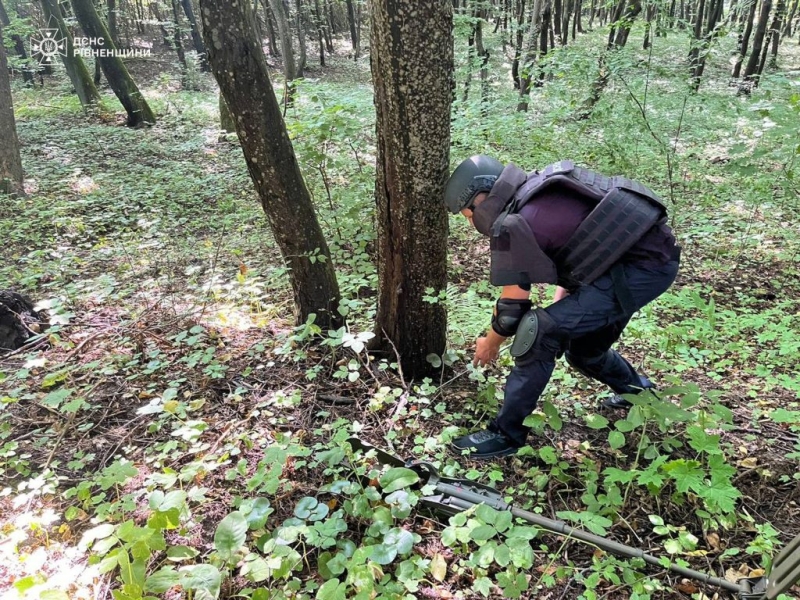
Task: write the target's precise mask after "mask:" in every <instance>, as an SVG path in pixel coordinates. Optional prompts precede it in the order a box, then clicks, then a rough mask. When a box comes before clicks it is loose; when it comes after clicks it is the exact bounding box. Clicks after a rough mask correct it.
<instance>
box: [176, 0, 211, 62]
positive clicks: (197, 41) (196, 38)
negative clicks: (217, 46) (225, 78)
mask: <svg viewBox="0 0 800 600" xmlns="http://www.w3.org/2000/svg"><path fill="white" fill-rule="evenodd" d="M181 5H182V6H183V12H184V14H185V15H186V19H187V20H188V21H189V25H190V26H191V28H192V45H193V46H194V51H195V52H197V57H198V59H199V60H200V70H201V71H204V72H208V71H209V66H208V56H206V45H205V44H204V43H203V36H202V34H201V33H200V27H199V26H198V24H197V17H195V15H194V7H193V6H192V0H181Z"/></svg>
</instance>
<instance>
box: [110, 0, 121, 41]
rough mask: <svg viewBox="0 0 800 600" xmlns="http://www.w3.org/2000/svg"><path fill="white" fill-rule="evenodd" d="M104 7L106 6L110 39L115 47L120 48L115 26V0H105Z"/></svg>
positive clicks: (117, 31)
mask: <svg viewBox="0 0 800 600" xmlns="http://www.w3.org/2000/svg"><path fill="white" fill-rule="evenodd" d="M106 7H107V8H108V33H110V34H111V41H112V42H114V45H115V46H116V47H117V48H122V43H121V42H120V39H119V28H118V27H117V0H106Z"/></svg>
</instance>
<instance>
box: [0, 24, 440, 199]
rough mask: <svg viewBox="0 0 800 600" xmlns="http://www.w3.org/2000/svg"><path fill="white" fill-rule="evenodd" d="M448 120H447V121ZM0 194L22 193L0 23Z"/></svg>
mask: <svg viewBox="0 0 800 600" xmlns="http://www.w3.org/2000/svg"><path fill="white" fill-rule="evenodd" d="M448 122H449V121H448ZM0 140H3V142H2V143H0V194H18V195H23V194H24V191H23V189H22V176H23V175H22V160H21V159H20V157H19V138H18V137H17V124H16V122H15V121H14V105H13V102H12V99H11V81H10V80H9V76H8V60H7V59H6V48H5V46H4V45H3V25H2V24H0Z"/></svg>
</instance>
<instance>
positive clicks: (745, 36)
mask: <svg viewBox="0 0 800 600" xmlns="http://www.w3.org/2000/svg"><path fill="white" fill-rule="evenodd" d="M757 7H758V2H756V0H753V2H752V4H751V5H750V10H749V11H748V13H747V21H746V22H745V27H744V32H743V33H742V35H741V37H740V38H739V54H738V56H737V57H736V62H735V63H734V65H733V70H732V72H731V77H733V78H734V79H738V78H739V75H740V74H741V72H742V63H743V62H744V57H745V56H747V48H748V46H749V45H750V36H751V35H752V33H753V23H754V22H755V18H756V8H757Z"/></svg>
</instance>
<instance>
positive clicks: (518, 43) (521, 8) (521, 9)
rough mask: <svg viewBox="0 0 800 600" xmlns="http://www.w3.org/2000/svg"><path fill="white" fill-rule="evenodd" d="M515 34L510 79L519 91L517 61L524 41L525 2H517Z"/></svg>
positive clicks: (523, 0) (522, 0) (520, 0)
mask: <svg viewBox="0 0 800 600" xmlns="http://www.w3.org/2000/svg"><path fill="white" fill-rule="evenodd" d="M516 16H517V34H516V39H515V40H514V61H513V62H512V63H511V79H512V80H513V81H514V88H515V89H519V87H520V77H519V61H520V58H521V57H522V44H523V43H524V41H525V31H524V27H523V26H524V24H525V0H519V1H518V2H517V15H516Z"/></svg>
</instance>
